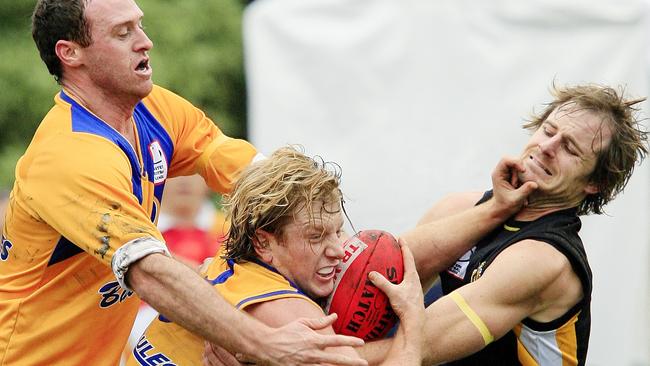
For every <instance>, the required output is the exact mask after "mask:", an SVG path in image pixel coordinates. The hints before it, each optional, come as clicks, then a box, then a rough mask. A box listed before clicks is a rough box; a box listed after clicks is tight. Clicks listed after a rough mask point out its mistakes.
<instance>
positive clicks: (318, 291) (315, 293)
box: [309, 286, 334, 299]
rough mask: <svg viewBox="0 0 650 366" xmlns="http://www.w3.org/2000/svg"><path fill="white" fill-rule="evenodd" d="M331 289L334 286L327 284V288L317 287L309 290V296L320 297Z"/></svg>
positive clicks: (332, 289)
mask: <svg viewBox="0 0 650 366" xmlns="http://www.w3.org/2000/svg"><path fill="white" fill-rule="evenodd" d="M332 291H334V286H328V287H327V288H322V287H321V288H318V289H316V290H312V291H309V296H310V297H311V298H313V299H322V298H324V297H328V296H329V295H330V294H331V293H332Z"/></svg>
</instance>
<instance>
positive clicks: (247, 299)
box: [127, 252, 320, 366]
mask: <svg viewBox="0 0 650 366" xmlns="http://www.w3.org/2000/svg"><path fill="white" fill-rule="evenodd" d="M221 254H223V252H221V253H219V254H217V255H216V256H215V258H214V260H213V261H212V263H210V265H209V266H208V269H207V271H206V272H205V273H204V276H205V278H206V280H208V281H209V282H210V283H211V284H212V285H213V286H214V288H215V290H217V291H218V292H219V293H220V294H221V295H222V296H223V297H224V298H225V299H226V300H227V301H228V302H229V303H230V304H232V305H233V306H235V307H236V308H238V309H240V310H245V309H246V307H248V306H251V305H253V304H258V303H262V302H265V301H271V300H275V299H281V298H291V297H293V298H300V299H304V300H305V301H308V302H310V303H311V304H313V305H314V306H316V307H319V306H318V305H317V304H316V303H315V302H314V301H312V300H311V299H310V298H309V297H308V296H307V295H305V294H304V293H303V292H302V291H301V290H300V289H299V288H298V287H297V286H296V285H295V284H294V283H292V282H291V281H289V280H288V279H286V278H285V277H283V276H282V275H281V274H280V273H278V272H277V270H275V269H274V268H273V267H270V266H268V265H266V264H264V263H262V262H242V263H235V262H233V261H232V260H224V259H222V258H220V255H221ZM319 308H320V307H319ZM203 349H204V341H203V339H201V338H200V337H199V336H197V335H194V334H193V333H191V332H189V331H187V330H185V329H183V328H182V327H181V326H179V325H177V324H175V323H172V322H170V321H168V320H167V319H165V317H164V316H159V317H158V318H156V319H154V321H153V322H152V323H151V324H150V325H149V327H148V328H147V330H146V331H145V333H144V335H143V336H142V337H141V338H140V340H139V341H138V342H137V344H136V345H135V347H134V349H133V352H131V354H130V355H129V359H128V360H127V366H136V365H145V366H150V365H158V364H164V365H170V366H171V365H200V364H201V357H202V355H203Z"/></svg>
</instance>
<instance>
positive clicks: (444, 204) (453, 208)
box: [418, 191, 483, 225]
mask: <svg viewBox="0 0 650 366" xmlns="http://www.w3.org/2000/svg"><path fill="white" fill-rule="evenodd" d="M482 196H483V192H478V191H477V192H455V193H449V194H447V195H446V196H444V197H443V198H441V199H440V200H439V201H438V202H436V203H434V204H433V206H431V207H430V208H429V209H428V210H427V212H426V213H425V214H424V215H423V216H422V218H421V219H420V221H418V225H422V224H426V223H429V222H431V221H435V220H437V219H440V218H442V217H447V216H450V215H454V214H456V213H459V212H461V211H464V210H466V209H468V208H470V207H472V206H474V205H475V204H476V202H478V200H479V199H481V197H482Z"/></svg>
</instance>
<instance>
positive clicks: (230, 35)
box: [0, 0, 246, 190]
mask: <svg viewBox="0 0 650 366" xmlns="http://www.w3.org/2000/svg"><path fill="white" fill-rule="evenodd" d="M136 2H137V3H138V5H139V6H140V8H141V9H142V10H143V11H144V14H145V16H144V22H143V23H144V25H145V27H146V32H147V34H148V35H149V38H151V39H152V41H153V42H154V48H153V50H152V51H151V53H150V54H151V60H152V61H151V62H152V65H153V67H154V75H153V79H154V82H155V83H156V84H159V85H162V86H164V87H166V88H168V89H171V90H172V91H174V92H176V93H178V94H180V95H182V96H183V97H185V98H186V99H188V100H189V101H191V102H192V103H194V104H195V105H196V106H198V107H199V108H201V109H203V110H204V111H205V112H206V114H207V115H208V116H210V117H211V118H212V120H214V121H215V123H217V125H218V126H219V127H220V128H221V129H222V130H223V131H224V132H225V133H226V134H228V135H230V136H234V137H246V87H245V80H244V68H243V56H242V55H243V53H242V39H241V19H242V11H243V8H244V6H245V2H244V1H238V0H218V1H199V0H182V1H180V0H136ZM35 3H36V1H35V0H2V1H0V34H2V35H3V37H1V38H0V60H2V62H0V190H2V189H10V188H11V185H12V184H13V180H14V167H15V164H16V161H17V160H18V158H19V157H20V155H22V153H23V151H24V150H25V148H26V147H27V144H28V143H29V141H30V139H31V137H32V135H33V134H34V131H35V130H36V127H37V126H38V123H39V122H40V121H41V119H42V118H43V116H45V114H46V113H47V111H48V110H49V109H50V108H51V107H52V104H53V97H54V95H55V94H56V93H57V91H58V90H59V86H58V85H57V83H56V82H55V81H54V78H53V77H52V76H51V75H49V74H48V72H47V68H46V67H45V64H43V63H42V61H41V59H40V58H39V56H38V51H37V50H36V46H35V45H34V42H33V41H32V37H31V30H30V16H31V13H32V10H33V8H34V5H35Z"/></svg>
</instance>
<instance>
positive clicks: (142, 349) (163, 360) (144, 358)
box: [133, 336, 176, 366]
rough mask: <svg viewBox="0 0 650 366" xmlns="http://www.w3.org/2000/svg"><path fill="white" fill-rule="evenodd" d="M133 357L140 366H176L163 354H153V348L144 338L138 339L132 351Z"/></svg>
mask: <svg viewBox="0 0 650 366" xmlns="http://www.w3.org/2000/svg"><path fill="white" fill-rule="evenodd" d="M133 356H134V357H135V360H136V361H138V363H139V364H140V365H143V366H154V365H162V366H176V364H175V363H173V362H171V359H170V358H169V357H167V356H165V355H164V354H163V353H160V352H157V353H156V352H155V348H154V346H153V345H152V344H151V343H150V342H149V341H148V340H147V337H146V336H142V337H140V340H139V341H138V343H137V344H136V345H135V348H134V349H133Z"/></svg>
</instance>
